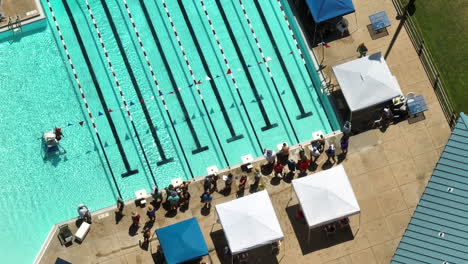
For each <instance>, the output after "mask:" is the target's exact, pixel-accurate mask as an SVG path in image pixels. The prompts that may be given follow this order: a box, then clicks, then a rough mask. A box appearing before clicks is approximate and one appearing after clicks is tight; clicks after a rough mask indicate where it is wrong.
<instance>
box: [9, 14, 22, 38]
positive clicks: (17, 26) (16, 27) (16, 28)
mask: <svg viewBox="0 0 468 264" xmlns="http://www.w3.org/2000/svg"><path fill="white" fill-rule="evenodd" d="M21 26H22V24H21V18H20V17H19V16H18V15H16V20H15V22H13V20H12V19H11V17H9V18H8V29H9V30H11V31H12V32H13V34H15V33H17V32H21V31H22V28H21Z"/></svg>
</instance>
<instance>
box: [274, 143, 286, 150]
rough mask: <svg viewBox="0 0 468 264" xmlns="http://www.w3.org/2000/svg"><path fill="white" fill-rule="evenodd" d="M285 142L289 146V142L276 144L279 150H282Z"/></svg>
mask: <svg viewBox="0 0 468 264" xmlns="http://www.w3.org/2000/svg"><path fill="white" fill-rule="evenodd" d="M283 144H286V146H288V142H283V143H279V144H278V145H276V147H277V148H278V150H281V149H282V148H283Z"/></svg>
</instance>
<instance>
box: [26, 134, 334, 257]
mask: <svg viewBox="0 0 468 264" xmlns="http://www.w3.org/2000/svg"><path fill="white" fill-rule="evenodd" d="M342 134H343V133H342V132H341V131H334V132H331V133H329V134H326V135H324V137H325V140H326V141H327V142H328V143H330V144H335V146H337V148H339V142H340V141H339V140H340V138H341V136H342ZM310 141H311V139H309V140H306V141H303V142H301V143H299V144H295V145H291V146H289V147H290V153H296V152H295V151H296V150H297V149H298V148H299V146H303V147H307V146H308V145H310ZM292 155H294V154H292ZM264 160H265V158H264V157H263V155H262V156H259V157H256V158H254V159H253V161H252V162H251V163H253V164H254V163H260V162H263V161H264ZM242 165H244V163H242V162H241V163H237V164H234V165H232V166H231V168H230V169H229V168H223V169H221V170H219V172H218V174H225V173H227V172H228V171H231V170H235V169H238V168H240V167H241V166H242ZM206 176H208V174H206V175H202V176H199V177H196V178H194V181H200V180H203V179H204V178H205V177H206ZM136 200H137V199H136V198H133V199H130V200H127V201H125V204H126V205H128V204H132V203H135V201H136ZM109 211H115V205H111V206H108V207H104V208H102V209H99V210H96V211H94V212H92V215H93V217H97V218H99V217H100V215H103V214H104V213H108V212H109ZM77 219H78V217H75V218H71V219H68V220H65V221H63V222H60V223H57V224H54V225H53V226H52V228H51V229H50V231H49V234H48V235H47V237H46V240H45V241H44V243H43V244H42V246H41V249H40V250H39V252H38V254H37V255H36V258H35V259H34V262H33V263H34V264H39V263H40V262H41V260H42V257H43V256H44V253H45V251H46V250H47V248H48V246H49V244H50V242H51V241H52V239H53V238H54V235H55V234H56V232H57V229H58V227H59V226H61V225H63V224H70V223H74V222H76V220H77Z"/></svg>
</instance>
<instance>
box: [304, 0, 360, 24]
mask: <svg viewBox="0 0 468 264" xmlns="http://www.w3.org/2000/svg"><path fill="white" fill-rule="evenodd" d="M306 3H307V5H308V6H309V10H310V12H311V13H312V17H313V18H314V20H315V22H316V23H320V22H323V21H325V20H328V19H331V18H335V17H339V16H344V15H347V14H350V13H353V12H354V5H353V2H352V1H351V0H306Z"/></svg>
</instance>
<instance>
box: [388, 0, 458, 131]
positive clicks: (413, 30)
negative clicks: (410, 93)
mask: <svg viewBox="0 0 468 264" xmlns="http://www.w3.org/2000/svg"><path fill="white" fill-rule="evenodd" d="M393 4H394V5H395V8H396V10H397V13H398V14H399V15H400V16H402V15H403V14H404V13H405V12H408V10H407V9H406V8H405V7H404V5H403V3H401V0H393ZM405 15H406V21H405V22H406V23H405V24H404V25H405V29H406V32H407V33H408V36H409V38H410V40H411V42H412V43H413V46H414V48H415V49H416V52H417V54H418V56H419V59H420V60H421V64H422V65H423V67H424V70H425V71H426V74H427V77H428V78H429V81H430V82H431V85H432V88H433V89H434V92H435V94H436V96H437V99H438V100H439V103H440V105H441V108H442V112H443V113H444V116H445V118H446V119H447V122H448V124H449V126H450V128H451V129H454V127H455V125H456V122H457V119H458V114H457V112H456V111H455V107H454V106H453V102H452V100H451V99H450V97H449V96H448V95H447V89H446V87H447V84H446V82H445V80H444V79H443V78H441V77H440V71H439V70H438V69H437V66H436V65H435V63H434V62H433V56H432V54H431V53H430V51H429V49H428V48H427V47H425V45H424V43H425V42H424V39H423V37H422V34H421V29H420V28H419V27H418V26H417V24H416V23H415V21H414V19H413V18H412V17H411V16H410V15H409V14H408V13H406V14H405Z"/></svg>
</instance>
